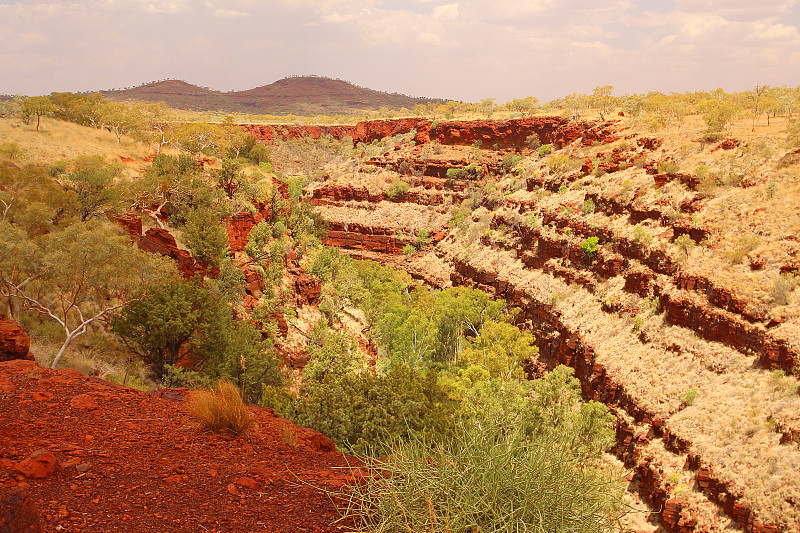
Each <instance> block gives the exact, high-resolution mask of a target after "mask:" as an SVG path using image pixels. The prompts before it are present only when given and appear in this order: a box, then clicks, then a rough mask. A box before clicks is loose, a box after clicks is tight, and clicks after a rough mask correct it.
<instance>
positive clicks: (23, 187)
mask: <svg viewBox="0 0 800 533" xmlns="http://www.w3.org/2000/svg"><path fill="white" fill-rule="evenodd" d="M73 198H74V196H73V194H72V193H70V192H68V191H64V189H63V188H62V187H61V186H60V185H58V183H57V182H56V181H55V180H53V179H51V178H50V176H48V175H47V169H44V168H40V167H37V166H35V165H23V166H22V167H21V168H14V167H10V166H6V165H0V221H6V222H9V223H11V224H12V225H13V226H15V227H16V228H18V229H20V230H22V231H24V232H25V233H27V235H28V236H29V237H34V236H36V235H40V234H43V233H47V232H49V231H50V230H51V229H52V228H53V226H54V225H56V224H59V225H62V226H63V225H66V224H68V223H69V222H71V220H70V219H71V217H69V216H68V215H69V214H71V213H72V210H71V209H69V208H70V207H71V206H72V205H73V204H72V199H73Z"/></svg>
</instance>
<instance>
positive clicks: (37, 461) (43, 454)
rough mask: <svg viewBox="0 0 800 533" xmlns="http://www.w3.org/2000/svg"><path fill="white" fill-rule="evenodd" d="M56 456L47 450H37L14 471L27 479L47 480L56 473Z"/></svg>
mask: <svg viewBox="0 0 800 533" xmlns="http://www.w3.org/2000/svg"><path fill="white" fill-rule="evenodd" d="M56 466H57V461H56V456H55V455H53V453H52V452H49V451H47V450H36V451H35V452H33V453H32V454H30V455H29V456H28V458H27V459H24V460H22V461H20V462H19V464H17V466H15V467H14V469H15V470H16V471H17V472H19V473H20V474H22V475H23V476H25V477H27V478H32V479H45V478H48V477H50V476H52V475H53V473H55V471H56Z"/></svg>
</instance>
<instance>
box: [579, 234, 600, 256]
mask: <svg viewBox="0 0 800 533" xmlns="http://www.w3.org/2000/svg"><path fill="white" fill-rule="evenodd" d="M598 241H599V239H598V238H597V237H587V238H586V239H584V241H583V242H582V243H581V251H582V252H583V255H585V256H586V257H588V258H592V257H594V256H595V254H596V253H597V243H598Z"/></svg>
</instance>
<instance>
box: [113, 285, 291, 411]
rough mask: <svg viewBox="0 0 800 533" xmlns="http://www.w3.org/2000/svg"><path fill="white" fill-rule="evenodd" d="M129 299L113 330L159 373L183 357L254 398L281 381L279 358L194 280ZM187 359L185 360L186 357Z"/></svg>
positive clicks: (258, 335) (161, 373)
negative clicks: (263, 388) (130, 300)
mask: <svg viewBox="0 0 800 533" xmlns="http://www.w3.org/2000/svg"><path fill="white" fill-rule="evenodd" d="M154 292H155V294H154V295H153V296H150V297H148V298H145V299H142V300H139V301H136V302H133V303H132V304H131V305H129V306H128V307H127V308H125V309H124V310H123V311H122V312H121V313H120V314H119V315H118V316H117V317H115V318H114V319H113V320H112V322H111V330H112V331H113V332H114V333H116V334H117V335H119V336H120V338H121V339H122V340H123V342H124V343H125V345H126V346H128V348H129V349H131V351H133V352H134V353H136V354H137V355H138V356H139V357H140V358H141V359H142V360H143V361H144V362H145V363H147V364H148V365H149V366H150V369H151V370H152V371H153V373H154V374H155V375H156V376H157V377H159V378H161V377H162V376H164V374H165V373H167V372H168V368H169V366H170V365H172V366H174V365H176V364H177V363H178V362H180V361H182V358H184V357H187V358H188V362H191V363H193V364H194V365H195V366H196V367H197V368H199V369H200V370H201V371H202V372H203V374H205V375H206V376H209V377H210V378H214V379H216V378H219V377H227V378H229V379H231V380H232V381H233V382H234V383H235V384H236V385H237V387H238V388H239V389H240V390H244V391H245V394H246V396H247V397H248V398H250V399H251V400H252V401H258V396H259V395H260V393H261V390H262V385H264V384H266V385H277V384H280V383H282V375H281V372H280V370H279V368H278V362H277V358H276V357H275V355H274V353H272V352H271V350H270V349H269V347H268V346H267V345H265V344H264V343H262V341H261V335H260V333H259V332H257V331H256V330H255V328H254V327H253V326H252V325H251V324H250V323H249V322H237V321H236V320H235V319H234V316H233V312H232V311H231V309H230V307H229V306H228V305H227V303H226V302H225V301H224V300H223V299H220V298H217V297H216V296H215V295H214V293H213V292H211V291H210V290H209V289H207V288H205V287H203V286H202V285H201V284H200V283H199V282H197V281H184V280H175V281H173V282H171V283H169V284H167V285H164V286H161V287H158V290H156V291H154ZM184 362H186V361H184Z"/></svg>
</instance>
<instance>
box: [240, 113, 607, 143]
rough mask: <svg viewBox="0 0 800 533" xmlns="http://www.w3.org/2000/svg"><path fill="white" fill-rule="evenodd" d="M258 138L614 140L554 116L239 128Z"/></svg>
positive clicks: (592, 125) (600, 127)
mask: <svg viewBox="0 0 800 533" xmlns="http://www.w3.org/2000/svg"><path fill="white" fill-rule="evenodd" d="M243 127H244V128H245V129H246V130H247V131H249V132H250V133H251V134H253V135H254V136H256V137H257V138H258V139H259V140H262V141H265V142H271V141H274V140H276V139H284V140H294V139H301V138H303V137H311V138H313V139H319V138H320V137H322V136H326V135H331V136H332V137H334V138H335V139H339V140H343V139H345V138H348V139H352V141H353V142H354V143H360V142H362V143H367V144H369V143H371V142H372V141H376V140H380V139H383V138H384V137H391V136H394V135H398V134H407V133H410V132H411V131H412V130H415V131H416V135H415V137H414V141H415V142H416V143H417V144H425V143H428V142H431V141H436V142H439V143H441V144H446V145H462V146H470V145H478V146H485V147H494V146H496V147H497V148H513V149H516V150H520V149H522V148H525V147H527V146H528V145H529V144H531V139H532V138H533V139H535V140H536V141H537V142H538V143H541V144H553V145H554V146H556V147H557V148H560V147H562V146H566V145H568V144H571V143H573V142H575V141H576V140H578V139H582V144H583V145H585V146H589V145H591V144H592V143H594V142H596V141H599V142H604V143H605V142H610V141H611V140H615V139H618V138H619V137H618V135H617V133H616V131H615V128H614V126H613V124H611V123H597V122H589V121H570V120H568V119H565V118H560V117H529V118H521V119H511V120H469V121H433V122H432V121H430V120H428V119H422V118H408V119H399V120H370V121H366V122H359V123H358V124H356V125H355V126H292V125H276V126H265V125H247V126H243Z"/></svg>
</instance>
